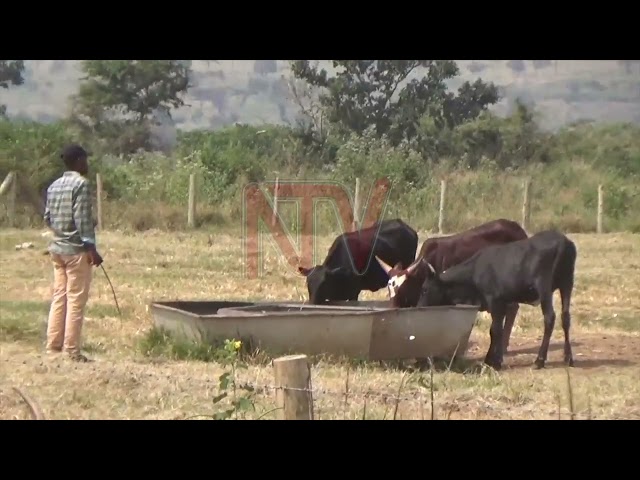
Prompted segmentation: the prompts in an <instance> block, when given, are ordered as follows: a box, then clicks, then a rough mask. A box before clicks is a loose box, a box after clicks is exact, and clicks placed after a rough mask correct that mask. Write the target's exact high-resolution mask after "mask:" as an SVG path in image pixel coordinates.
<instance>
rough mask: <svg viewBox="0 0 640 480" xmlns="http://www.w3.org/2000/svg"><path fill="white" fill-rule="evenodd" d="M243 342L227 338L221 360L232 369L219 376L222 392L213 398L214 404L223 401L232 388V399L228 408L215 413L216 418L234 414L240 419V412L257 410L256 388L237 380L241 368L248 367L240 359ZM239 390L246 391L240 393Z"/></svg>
mask: <svg viewBox="0 0 640 480" xmlns="http://www.w3.org/2000/svg"><path fill="white" fill-rule="evenodd" d="M241 346H242V342H241V341H239V340H235V339H232V340H225V342H224V348H223V349H222V355H221V358H220V360H219V362H220V363H221V364H222V365H225V366H228V367H230V370H228V371H226V372H224V373H223V374H222V375H220V377H219V382H220V383H219V385H218V388H219V390H220V391H221V392H222V393H220V394H219V395H217V396H216V397H215V398H214V399H213V403H214V405H215V404H217V403H220V402H222V401H223V400H224V399H225V398H229V390H231V401H230V402H229V405H228V407H229V408H226V409H222V410H220V411H218V412H216V413H215V414H214V415H213V419H214V420H227V419H229V418H231V417H232V416H233V417H235V419H236V420H237V419H238V413H239V412H242V414H243V415H242V418H243V419H244V418H245V415H244V413H245V412H246V411H247V410H249V409H251V408H252V409H253V410H255V404H254V395H255V390H254V388H253V387H251V386H250V385H239V384H238V382H237V380H236V372H237V370H238V369H239V368H240V369H246V368H247V365H246V364H245V363H244V362H242V361H240V359H239V358H240V354H239V352H240V347H241ZM239 391H244V392H245V393H243V394H239Z"/></svg>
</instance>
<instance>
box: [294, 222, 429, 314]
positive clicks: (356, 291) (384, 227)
mask: <svg viewBox="0 0 640 480" xmlns="http://www.w3.org/2000/svg"><path fill="white" fill-rule="evenodd" d="M417 249H418V233H417V232H416V231H415V230H414V229H413V228H411V227H410V226H409V225H407V224H406V223H404V222H403V221H402V220H400V219H393V220H383V221H382V222H379V223H376V224H374V225H372V226H370V227H368V228H363V229H362V230H359V231H355V232H347V233H343V234H342V235H339V236H338V237H336V239H335V240H334V242H333V244H332V245H331V248H330V249H329V253H328V254H327V258H326V259H325V261H324V263H323V264H322V265H316V266H315V267H313V268H305V267H302V266H301V267H298V271H299V272H300V273H301V274H302V275H304V276H306V277H307V289H308V291H309V302H310V303H312V304H316V305H317V304H320V303H323V302H325V301H327V300H329V301H336V300H350V301H355V300H358V296H359V295H360V292H361V291H362V290H369V291H372V292H376V291H378V290H380V289H381V288H383V287H385V286H386V285H387V282H388V281H389V277H388V275H387V274H386V272H385V271H384V270H383V269H382V267H381V266H380V265H379V264H378V262H376V261H375V256H376V255H377V256H378V257H380V258H382V259H384V260H385V261H386V262H388V263H390V264H392V265H395V264H396V263H398V262H400V263H401V264H403V265H409V264H410V263H411V262H413V260H414V258H415V255H416V250H417Z"/></svg>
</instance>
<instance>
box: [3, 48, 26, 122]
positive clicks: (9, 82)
mask: <svg viewBox="0 0 640 480" xmlns="http://www.w3.org/2000/svg"><path fill="white" fill-rule="evenodd" d="M23 73H24V60H0V87H2V88H5V89H8V88H9V87H10V86H18V85H22V84H23V83H24V77H23ZM6 113H7V107H6V105H2V104H0V117H4V116H5V115H6Z"/></svg>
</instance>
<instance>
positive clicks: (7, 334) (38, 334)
mask: <svg viewBox="0 0 640 480" xmlns="http://www.w3.org/2000/svg"><path fill="white" fill-rule="evenodd" d="M48 311H49V303H48V302H35V301H4V300H3V301H0V341H4V342H28V343H37V342H39V341H41V340H42V339H43V338H44V329H45V326H44V322H45V318H46V315H47V313H48Z"/></svg>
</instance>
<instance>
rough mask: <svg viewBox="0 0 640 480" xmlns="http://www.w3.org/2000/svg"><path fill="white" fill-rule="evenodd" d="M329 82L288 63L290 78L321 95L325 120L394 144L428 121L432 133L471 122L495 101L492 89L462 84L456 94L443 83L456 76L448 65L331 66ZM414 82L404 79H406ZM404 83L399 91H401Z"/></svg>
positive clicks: (305, 66)
mask: <svg viewBox="0 0 640 480" xmlns="http://www.w3.org/2000/svg"><path fill="white" fill-rule="evenodd" d="M332 64H333V68H334V69H335V70H336V74H335V76H329V74H328V72H327V70H326V69H321V70H319V69H318V68H317V67H314V66H312V65H311V64H310V62H309V61H308V60H295V61H292V62H291V67H292V72H293V75H294V76H295V77H296V78H298V79H301V80H304V81H305V82H307V83H308V84H309V85H311V86H313V87H316V88H318V89H320V90H321V93H320V94H319V102H320V104H321V106H322V107H323V109H324V110H325V113H326V118H327V120H328V121H329V122H330V123H332V124H333V125H335V126H336V127H337V128H338V131H340V132H342V133H345V134H348V133H357V134H362V132H364V131H365V130H366V129H367V128H370V127H373V128H374V129H375V132H376V134H377V135H378V136H379V137H380V136H383V135H387V136H388V137H389V139H390V140H391V141H392V142H393V143H394V144H397V143H399V142H400V141H402V140H403V139H404V140H411V139H412V138H414V137H416V136H417V135H418V132H419V129H418V126H419V123H420V121H421V119H422V118H423V117H425V116H428V117H431V118H432V119H433V120H434V122H435V124H436V125H437V126H438V128H445V127H448V128H454V127H455V126H457V125H459V124H461V123H464V122H466V121H468V120H472V119H475V118H476V117H478V115H479V114H480V113H481V112H482V111H484V110H486V109H487V108H488V107H489V106H490V105H493V104H495V103H496V102H497V101H498V100H499V98H500V96H499V92H498V88H497V87H496V86H495V85H494V84H493V83H485V82H483V81H482V80H480V79H478V80H476V81H475V82H473V83H470V82H468V81H467V82H464V83H463V84H462V85H461V86H460V87H459V89H458V92H457V94H454V93H452V92H450V91H448V87H447V84H446V82H447V81H448V80H451V79H453V78H455V77H456V76H458V75H459V73H460V71H459V68H458V66H457V64H456V63H455V61H453V60H332ZM412 75H413V76H414V78H412V79H409V77H411V76H412ZM403 83H404V85H403Z"/></svg>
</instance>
